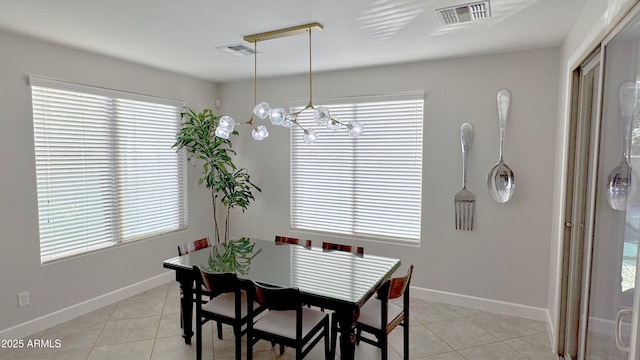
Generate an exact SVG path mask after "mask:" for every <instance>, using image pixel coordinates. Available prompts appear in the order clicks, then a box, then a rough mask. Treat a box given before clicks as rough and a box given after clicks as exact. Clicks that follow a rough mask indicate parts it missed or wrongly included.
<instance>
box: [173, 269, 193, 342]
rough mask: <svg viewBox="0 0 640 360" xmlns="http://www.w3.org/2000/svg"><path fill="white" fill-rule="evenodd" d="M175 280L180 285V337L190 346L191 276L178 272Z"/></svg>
mask: <svg viewBox="0 0 640 360" xmlns="http://www.w3.org/2000/svg"><path fill="white" fill-rule="evenodd" d="M176 280H178V282H179V283H180V294H181V298H180V309H181V311H180V314H181V316H182V337H183V338H184V342H185V343H186V344H187V345H188V344H191V337H192V336H193V320H192V319H193V277H192V276H191V274H187V273H185V272H180V271H178V272H177V274H176Z"/></svg>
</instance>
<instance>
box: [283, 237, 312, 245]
mask: <svg viewBox="0 0 640 360" xmlns="http://www.w3.org/2000/svg"><path fill="white" fill-rule="evenodd" d="M275 241H276V244H278V245H282V244H292V245H302V244H300V239H297V238H292V237H286V236H280V235H276V240H275ZM304 246H306V247H311V240H305V245H304Z"/></svg>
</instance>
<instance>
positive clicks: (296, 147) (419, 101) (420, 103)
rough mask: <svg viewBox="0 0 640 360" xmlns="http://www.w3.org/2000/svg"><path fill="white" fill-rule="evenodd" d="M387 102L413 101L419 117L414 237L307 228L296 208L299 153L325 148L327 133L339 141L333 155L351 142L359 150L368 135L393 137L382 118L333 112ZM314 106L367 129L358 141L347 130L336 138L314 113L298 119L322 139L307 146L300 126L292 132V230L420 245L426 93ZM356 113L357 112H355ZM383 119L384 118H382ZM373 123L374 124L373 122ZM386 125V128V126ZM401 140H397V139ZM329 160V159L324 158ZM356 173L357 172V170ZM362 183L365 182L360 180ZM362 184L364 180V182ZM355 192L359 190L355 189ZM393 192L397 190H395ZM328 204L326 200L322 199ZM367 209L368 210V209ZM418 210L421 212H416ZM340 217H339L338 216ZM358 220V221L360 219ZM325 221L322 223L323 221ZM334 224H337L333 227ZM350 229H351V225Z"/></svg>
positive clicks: (299, 104)
mask: <svg viewBox="0 0 640 360" xmlns="http://www.w3.org/2000/svg"><path fill="white" fill-rule="evenodd" d="M384 102H397V103H401V102H413V105H411V107H412V108H413V109H414V110H415V111H416V113H415V115H414V116H412V117H411V118H412V119H413V120H412V121H413V123H412V124H413V125H412V126H414V127H415V136H416V138H415V139H416V140H415V141H414V142H412V144H414V147H415V149H416V150H415V153H414V154H413V155H412V157H415V159H413V160H412V161H413V165H412V166H417V167H416V168H415V169H417V170H415V171H414V172H413V175H412V176H413V178H412V179H414V180H415V182H416V183H417V185H415V190H416V191H418V192H419V193H418V195H417V197H416V198H417V200H415V199H413V200H412V202H411V206H414V205H415V208H414V211H413V212H414V213H413V214H412V215H411V221H412V224H413V225H412V226H413V227H414V228H413V230H412V235H410V237H409V235H405V234H402V233H401V232H398V233H396V235H390V234H388V233H370V232H365V233H363V232H359V231H357V226H351V230H350V231H345V230H344V229H339V230H338V231H332V230H331V229H329V228H328V225H327V226H325V228H323V229H321V228H322V226H320V225H318V226H315V227H311V228H310V227H308V226H305V225H304V224H303V225H301V221H299V219H297V218H296V216H297V212H299V210H297V209H296V206H297V205H296V201H297V195H296V191H297V189H298V187H297V186H296V183H295V182H296V181H297V180H296V177H297V176H298V175H297V174H296V169H295V167H296V161H298V160H296V158H295V156H296V152H298V151H300V150H302V151H304V147H316V146H318V144H320V146H322V144H323V140H325V138H326V136H327V134H331V135H330V136H335V137H336V138H332V141H333V142H334V144H335V145H336V149H330V150H329V151H331V152H333V154H336V153H346V152H349V151H351V150H350V149H348V148H347V147H346V146H343V144H346V143H348V142H352V143H353V146H354V147H357V144H358V142H359V141H362V142H366V141H369V139H367V136H369V138H370V139H371V138H373V137H375V136H379V135H380V134H381V133H382V134H383V135H384V134H389V132H388V131H386V130H387V129H388V127H386V128H385V129H384V130H385V131H382V132H380V131H381V130H380V124H381V122H380V119H376V120H373V119H370V120H367V119H363V118H362V117H358V116H357V115H356V117H354V118H350V117H343V116H344V114H341V113H340V112H336V111H332V110H331V107H332V106H334V107H338V108H340V107H342V108H344V107H346V106H347V105H349V104H351V105H355V106H365V107H366V106H369V107H375V104H377V103H384ZM306 104H307V102H305V101H290V102H288V103H287V105H288V107H289V108H290V111H294V110H300V109H301V108H304V107H305V106H306ZM314 106H315V107H316V108H318V107H320V106H326V107H328V108H329V110H330V112H331V114H332V116H334V115H335V116H337V117H338V118H339V119H340V121H343V122H348V121H349V120H352V119H353V120H356V121H358V122H359V123H361V124H362V125H363V127H364V134H363V135H362V137H360V138H356V139H352V138H350V137H349V136H348V135H346V134H345V132H346V130H345V129H342V130H339V131H338V132H337V134H336V135H333V134H332V132H331V131H330V130H327V129H324V128H321V127H320V128H319V126H318V125H316V124H315V123H313V120H312V115H311V113H312V111H310V110H307V111H305V112H303V113H301V115H300V117H299V118H298V120H299V121H300V123H301V124H302V125H303V126H304V127H305V128H314V129H315V130H316V131H317V132H318V134H319V136H318V140H317V142H316V143H314V144H305V143H304V142H303V141H302V130H301V129H300V128H299V127H297V126H295V125H294V126H293V128H292V131H291V142H290V156H289V159H290V205H289V215H290V216H289V219H290V229H291V230H292V231H298V232H305V233H313V234H320V235H329V236H345V237H350V238H358V239H363V240H371V241H378V242H385V243H397V244H405V245H417V246H419V245H420V238H421V227H422V171H423V161H422V159H423V151H424V146H423V142H424V135H423V128H424V91H411V92H403V93H394V94H386V95H371V96H354V97H339V98H331V99H321V100H314ZM354 111H355V110H354ZM305 113H307V114H306V115H305V116H303V114H305ZM368 116H369V115H365V116H364V117H365V118H366V117H368ZM378 117H380V116H378ZM372 121H373V122H372ZM385 126H386V125H385ZM375 127H377V128H378V129H376V130H377V131H378V133H375V132H374V131H375V130H374V128H375ZM403 129H405V130H406V128H405V127H403ZM395 135H406V134H395ZM390 141H394V140H390ZM396 141H397V139H396ZM365 146H371V144H370V143H369V145H363V146H361V147H365ZM361 150H362V151H364V152H366V148H365V149H361ZM323 160H325V159H323ZM376 167H379V165H374V166H372V168H376ZM354 171H355V170H354ZM367 176H369V175H362V176H361V177H367ZM359 181H361V180H359ZM361 182H362V181H361ZM354 189H355V188H354ZM391 192H393V191H391ZM354 197H358V195H354ZM338 199H339V200H340V201H341V202H344V201H345V200H344V199H345V197H341V198H338ZM322 201H324V200H322ZM354 202H357V200H354ZM353 206H355V207H354V208H353V209H352V210H351V211H352V212H354V213H355V212H356V210H360V211H361V210H362V209H359V208H358V206H359V205H357V204H355V205H353ZM365 208H366V207H365ZM415 209H417V210H415ZM343 215H344V216H347V213H346V212H343ZM337 217H339V216H337ZM310 221H311V220H306V222H307V223H309V222H310ZM356 221H357V220H356ZM320 222H321V221H320ZM324 222H325V223H326V224H329V223H330V222H331V220H326V219H325V221H324ZM332 225H333V224H332ZM347 227H348V226H347Z"/></svg>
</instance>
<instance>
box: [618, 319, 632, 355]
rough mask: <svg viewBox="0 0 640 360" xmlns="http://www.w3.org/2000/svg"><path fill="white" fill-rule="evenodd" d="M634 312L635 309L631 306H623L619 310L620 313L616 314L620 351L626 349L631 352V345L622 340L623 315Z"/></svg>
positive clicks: (625, 350)
mask: <svg viewBox="0 0 640 360" xmlns="http://www.w3.org/2000/svg"><path fill="white" fill-rule="evenodd" d="M627 313H629V314H633V309H630V308H623V309H620V311H618V315H616V346H617V347H618V349H620V351H624V352H626V353H628V352H629V349H630V348H631V345H630V344H629V345H625V344H624V343H623V341H622V337H621V336H622V317H623V316H624V315H625V314H627Z"/></svg>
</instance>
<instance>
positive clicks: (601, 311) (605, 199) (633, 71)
mask: <svg viewBox="0 0 640 360" xmlns="http://www.w3.org/2000/svg"><path fill="white" fill-rule="evenodd" d="M638 23H639V21H638V20H635V21H633V22H632V23H631V24H630V25H629V26H627V27H626V28H625V29H624V30H623V31H621V32H620V33H618V34H617V35H616V36H615V37H613V38H612V40H611V41H610V42H608V43H607V44H606V45H605V56H604V78H603V80H604V89H603V102H602V119H601V127H600V141H599V157H598V172H597V188H596V202H595V221H594V234H593V235H594V236H593V243H592V249H591V253H588V252H587V256H589V255H590V261H589V262H590V267H589V269H590V274H589V275H590V276H588V278H589V279H590V281H589V287H588V288H589V292H588V294H587V295H588V309H587V310H586V311H587V318H586V328H585V329H586V332H585V335H584V344H585V346H584V348H585V352H584V356H581V358H585V359H589V360H617V359H635V358H636V357H635V355H634V354H630V352H629V351H630V349H629V348H628V347H629V345H630V339H631V328H632V323H634V322H635V321H636V319H637V313H638V312H637V311H632V308H633V306H634V296H635V287H636V265H637V259H638V236H639V233H638V228H639V225H640V179H639V178H638V176H637V174H636V171H638V169H640V122H639V120H638V116H637V114H635V115H634V113H637V112H638V111H639V110H638V106H634V105H635V104H636V102H637V101H636V99H637V90H636V81H637V80H638V79H639V78H638V65H637V64H638V62H637V57H638V39H639V38H640V31H639V30H640V29H639V27H638ZM625 138H628V139H629V141H625ZM627 163H628V167H630V169H629V168H628V167H627Z"/></svg>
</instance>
